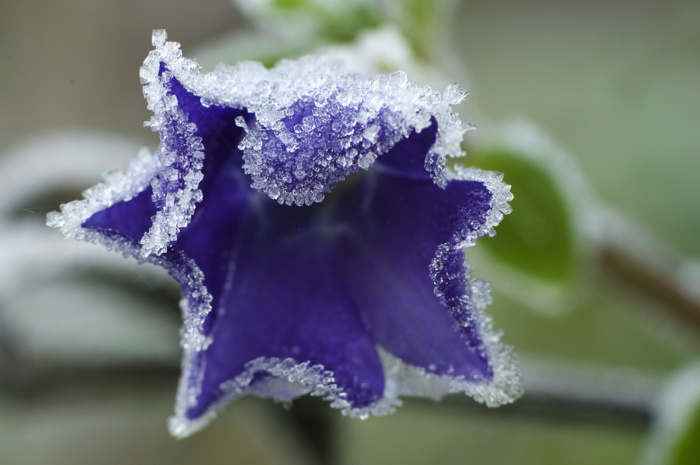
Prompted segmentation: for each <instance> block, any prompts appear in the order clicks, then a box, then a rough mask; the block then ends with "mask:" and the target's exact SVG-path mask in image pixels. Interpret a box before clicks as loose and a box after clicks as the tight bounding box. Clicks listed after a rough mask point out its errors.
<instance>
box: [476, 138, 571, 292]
mask: <svg viewBox="0 0 700 465" xmlns="http://www.w3.org/2000/svg"><path fill="white" fill-rule="evenodd" d="M469 160H470V162H471V164H474V165H476V166H478V167H479V168H482V169H487V170H492V171H499V172H501V173H504V175H505V176H504V181H505V182H506V183H508V184H510V185H511V186H512V189H511V192H512V193H513V195H514V199H513V200H512V201H511V206H512V207H513V212H512V213H511V214H509V215H507V216H506V217H505V218H504V219H503V221H502V222H501V224H500V225H499V226H498V227H497V228H496V232H497V234H496V237H494V238H492V239H490V240H486V241H482V242H480V243H479V247H480V248H484V249H486V250H487V251H488V252H489V254H490V255H491V256H492V257H493V258H495V259H496V260H498V261H499V262H500V263H501V264H503V265H506V266H508V267H511V268H514V269H516V270H517V271H518V272H520V273H523V274H525V275H527V276H529V277H533V278H537V279H538V280H541V281H545V282H547V283H549V284H555V285H559V284H562V283H565V282H567V281H570V280H571V279H572V278H573V276H574V275H575V274H576V271H577V268H578V257H579V252H578V250H577V249H578V246H577V240H576V237H575V228H574V224H573V219H572V211H571V210H572V208H571V206H570V205H568V203H567V201H566V197H565V195H564V193H563V192H562V190H561V189H560V187H559V184H558V183H557V182H556V180H555V179H554V178H553V175H552V173H551V171H550V170H548V169H547V168H546V167H544V166H542V165H541V164H540V163H538V162H537V161H535V160H533V159H532V158H530V157H526V156H523V155H520V154H518V153H516V152H514V151H506V150H493V151H482V152H477V151H475V150H472V151H470V153H469Z"/></svg>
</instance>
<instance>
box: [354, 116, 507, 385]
mask: <svg viewBox="0 0 700 465" xmlns="http://www.w3.org/2000/svg"><path fill="white" fill-rule="evenodd" d="M435 129H436V128H434V126H433V127H431V128H428V129H424V130H423V131H422V132H420V133H414V134H413V135H412V136H411V137H410V138H409V139H406V140H405V141H402V142H400V143H399V144H398V145H397V146H396V147H395V148H394V149H393V150H392V151H391V152H390V153H389V154H387V156H386V160H389V161H390V162H392V161H393V160H401V161H400V162H397V163H393V164H388V165H384V164H382V167H383V168H386V167H388V168H389V169H384V170H381V171H380V170H378V173H379V174H376V175H374V176H373V177H370V176H368V177H367V179H366V181H365V183H366V184H367V187H366V188H365V189H362V190H360V191H358V194H359V195H360V196H361V197H362V198H359V199H352V200H350V199H349V200H348V202H349V203H352V204H356V205H362V206H363V208H362V209H361V210H359V211H357V212H356V214H357V215H358V218H357V220H356V224H357V225H358V233H357V234H355V235H352V236H348V237H347V239H346V240H345V241H344V244H343V247H344V251H345V254H344V258H343V263H344V267H343V268H342V269H341V272H342V273H344V282H345V283H346V286H347V287H348V290H349V291H350V293H349V295H350V298H351V299H352V300H353V302H355V305H356V306H357V308H358V309H360V311H361V312H362V314H363V318H365V319H366V321H367V322H368V326H369V327H370V328H371V331H372V335H373V337H374V338H375V340H376V341H377V343H378V344H379V345H381V346H382V347H383V348H384V349H386V350H387V351H389V352H390V353H392V354H394V355H395V356H397V357H398V358H400V359H402V360H404V361H406V362H407V363H409V364H412V365H416V366H420V367H423V368H425V369H426V370H428V371H429V372H432V373H437V374H451V375H453V376H464V377H465V378H466V379H469V380H472V381H488V380H490V379H491V378H492V377H493V367H492V366H491V361H490V360H489V355H488V354H487V352H486V350H485V348H484V342H483V340H482V335H481V334H480V328H479V327H478V325H477V324H475V323H474V322H473V320H474V319H475V318H476V309H475V308H473V304H472V301H473V299H472V295H471V286H470V284H469V283H468V279H467V278H468V270H467V268H466V266H465V264H464V256H463V252H462V250H461V247H463V246H464V245H467V244H471V243H472V242H473V241H474V239H475V238H476V235H478V234H483V232H484V230H485V229H484V228H485V227H486V226H487V222H488V221H489V220H490V218H489V214H490V213H491V211H492V210H493V208H494V203H493V197H494V194H493V193H492V192H491V190H490V189H489V187H487V186H486V184H485V183H484V182H483V181H480V180H452V181H450V182H449V183H448V184H447V186H446V188H445V189H441V188H440V187H438V186H437V185H435V184H434V183H433V182H432V181H431V180H430V179H416V176H412V173H414V172H417V171H418V169H417V168H416V167H415V165H414V166H411V161H412V160H422V158H424V156H421V155H420V154H421V152H422V153H423V154H424V153H425V152H426V150H425V148H426V147H429V146H430V145H431V144H432V143H433V141H434V138H435ZM404 160H405V161H404ZM399 163H401V164H399ZM395 174H399V175H400V176H396V175H395ZM370 185H371V186H370ZM500 194H501V193H500V192H499V195H500ZM350 208H351V207H344V208H340V210H342V211H344V212H347V211H349V210H350ZM368 264H371V266H369V267H368ZM431 271H432V276H431Z"/></svg>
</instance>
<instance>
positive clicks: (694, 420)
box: [667, 380, 700, 465]
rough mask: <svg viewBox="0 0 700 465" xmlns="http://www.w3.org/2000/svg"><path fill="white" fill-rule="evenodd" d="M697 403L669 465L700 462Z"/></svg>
mask: <svg viewBox="0 0 700 465" xmlns="http://www.w3.org/2000/svg"><path fill="white" fill-rule="evenodd" d="M699 381H700V380H699ZM695 401H696V402H695V405H693V406H692V410H691V412H690V413H689V414H688V417H687V422H686V423H685V425H684V427H683V428H682V429H681V430H680V431H679V432H678V436H676V438H675V441H674V444H673V446H672V447H671V451H670V454H669V458H668V461H667V463H668V464H669V465H697V463H698V462H700V399H695Z"/></svg>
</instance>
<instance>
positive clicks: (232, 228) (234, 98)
mask: <svg viewBox="0 0 700 465" xmlns="http://www.w3.org/2000/svg"><path fill="white" fill-rule="evenodd" d="M153 43H154V45H155V50H154V51H152V52H151V54H150V55H149V56H148V58H147V59H146V61H145V62H144V66H143V68H142V69H141V79H142V81H143V83H144V84H145V86H144V94H145V96H146V99H147V101H148V107H149V109H151V110H152V111H153V113H154V116H153V118H152V119H151V121H150V122H149V123H148V125H150V126H151V127H152V128H153V129H154V130H155V131H158V132H159V133H160V137H161V144H160V146H159V148H158V150H157V151H156V153H155V155H150V154H148V153H142V154H141V155H140V156H139V157H138V158H137V159H136V160H135V161H134V162H133V163H132V165H131V167H130V169H129V172H128V173H127V174H118V173H111V174H109V175H107V177H106V182H105V183H104V184H98V185H97V186H95V187H94V188H92V189H90V190H88V191H87V192H86V193H85V197H86V198H85V200H81V201H76V202H72V203H70V204H67V205H64V206H63V207H62V211H61V213H54V214H52V215H51V216H50V217H49V224H50V225H51V226H54V227H57V228H60V229H61V230H62V231H63V233H64V234H65V235H67V236H73V237H76V238H78V239H83V240H88V241H96V242H100V243H103V244H105V245H107V246H108V247H110V248H112V249H115V250H117V251H121V252H123V253H125V254H128V255H131V256H134V257H136V258H137V259H138V260H141V261H145V262H150V263H154V264H157V265H159V266H162V267H163V268H165V269H166V270H168V272H169V273H170V274H171V275H172V276H173V277H174V278H175V279H176V280H178V281H179V283H180V284H181V286H182V290H183V299H182V312H183V317H184V326H183V329H182V333H181V337H182V347H183V349H184V355H183V368H182V377H181V380H180V386H179V392H178V397H177V404H176V408H175V416H174V417H173V418H172V419H171V422H170V428H171V432H172V433H173V434H174V435H176V436H185V435H188V434H190V433H192V432H194V431H196V430H197V429H199V428H201V427H202V426H204V425H205V424H206V423H207V422H208V421H209V420H210V419H211V418H212V417H213V416H214V415H215V413H216V411H217V410H218V409H219V408H220V407H221V406H222V405H223V404H224V403H226V402H227V401H228V400H230V399H233V398H236V397H239V396H241V395H244V394H248V393H253V394H258V395H262V396H269V397H273V398H276V399H282V400H288V399H292V398H294V397H297V396H299V395H302V394H305V393H311V394H314V395H318V396H323V397H325V398H327V399H328V400H330V401H331V405H332V406H333V407H337V408H341V409H343V412H344V413H346V414H348V415H350V416H355V417H366V416H368V415H370V414H384V413H389V412H391V411H392V410H393V408H394V407H395V406H397V405H398V404H399V403H400V401H399V396H401V395H424V396H430V397H433V398H437V397H440V396H443V395H445V394H447V393H451V392H464V393H467V394H469V395H471V396H473V397H474V398H475V399H476V400H477V401H480V402H484V403H486V404H487V405H490V406H495V405H499V404H503V403H507V402H510V401H512V400H513V399H514V398H515V397H517V396H518V395H519V393H520V377H519V374H518V370H517V367H516V366H515V363H514V360H513V356H512V355H511V352H510V349H509V348H508V347H504V346H502V345H500V344H499V335H498V333H496V332H494V331H493V330H492V329H491V323H490V320H489V318H488V317H487V316H486V315H485V314H484V313H483V308H482V307H483V306H484V305H486V303H487V302H488V291H487V289H486V287H485V285H484V284H483V283H480V282H470V281H469V280H468V278H469V268H468V267H467V266H466V264H465V262H464V254H463V251H462V249H463V247H468V246H471V245H472V244H473V243H474V241H475V239H476V238H477V237H478V236H480V235H483V234H491V233H492V230H493V227H494V226H495V225H496V224H497V223H498V222H499V221H500V220H501V218H502V216H503V213H505V212H507V211H508V205H507V202H508V200H509V199H510V198H511V196H510V192H509V190H508V186H506V185H505V184H503V183H502V182H501V178H500V177H499V176H498V175H496V174H495V173H490V172H483V171H478V170H470V169H463V168H462V169H451V168H447V167H446V157H447V156H459V155H461V154H462V153H461V151H460V142H461V139H462V134H463V133H464V132H465V130H466V129H468V126H467V125H465V124H463V123H461V122H460V121H459V119H458V118H457V115H456V114H455V113H454V112H453V111H452V110H451V108H450V105H451V104H455V103H458V102H459V101H461V100H462V98H463V97H464V92H463V91H461V89H459V88H457V87H451V88H448V90H447V91H446V93H445V95H444V96H441V95H440V94H439V93H437V92H434V91H432V90H431V89H429V88H427V87H420V86H418V85H416V84H413V83H410V82H409V81H408V80H407V79H406V76H405V75H404V74H403V73H400V72H399V73H394V74H392V75H389V76H384V75H380V76H377V77H374V78H368V77H365V76H362V75H359V74H353V73H351V72H349V71H347V69H345V68H343V65H342V63H337V62H334V61H333V60H331V59H328V58H324V57H310V56H309V57H304V58H301V59H300V60H298V61H283V62H281V63H279V64H278V65H277V66H275V67H274V68H273V69H270V70H268V69H265V68H264V67H263V66H262V65H260V64H257V63H239V64H238V65H236V66H233V67H226V66H220V67H219V68H218V69H217V70H216V71H214V72H213V73H211V74H201V73H200V71H199V67H198V65H197V64H196V62H194V61H191V60H188V59H186V58H183V57H182V55H181V52H180V50H179V45H178V44H176V43H173V42H166V35H165V32H164V31H156V32H154V36H153Z"/></svg>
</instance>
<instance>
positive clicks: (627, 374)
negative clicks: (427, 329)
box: [0, 361, 661, 463]
mask: <svg viewBox="0 0 700 465" xmlns="http://www.w3.org/2000/svg"><path fill="white" fill-rule="evenodd" d="M2 372H3V377H2V378H0V395H2V396H5V397H9V398H12V399H14V400H16V401H19V402H23V403H31V404H37V403H42V402H51V401H53V400H55V399H61V398H62V396H61V395H70V394H71V393H72V392H80V393H81V394H84V393H85V392H86V391H88V392H94V393H99V396H105V395H106V394H107V392H113V393H115V394H117V395H119V394H120V393H123V392H129V393H131V394H132V395H133V392H134V390H135V389H152V388H163V389H175V385H176V382H177V378H178V376H179V372H180V370H179V367H177V366H172V365H164V364H135V365H121V366H115V365H111V366H70V365H32V364H28V363H13V364H11V365H6V366H4V367H2ZM523 375H524V380H525V395H524V396H523V397H522V398H521V399H519V400H518V401H516V402H515V403H514V404H512V405H508V406H503V407H500V408H496V409H488V408H486V407H484V406H482V405H481V404H477V403H476V402H474V401H473V400H471V399H470V398H468V397H466V396H459V395H453V396H449V397H447V398H446V399H444V400H443V401H442V402H439V403H432V402H430V401H424V400H418V399H408V400H407V403H409V404H415V405H428V404H429V405H431V406H433V408H448V409H450V410H452V411H454V412H455V413H459V412H467V411H474V412H486V411H488V414H489V415H497V414H502V415H509V416H514V417H519V418H522V419H523V420H530V419H533V418H534V419H545V420H554V421H564V422H576V423H582V422H584V423H588V424H592V425H601V424H603V425H612V426H619V427H624V428H637V429H641V428H646V427H647V426H648V425H649V423H650V420H651V416H652V406H653V402H654V399H655V396H656V393H657V392H658V390H659V387H660V385H661V382H660V380H659V379H658V378H655V377H650V376H647V375H643V374H640V373H637V372H633V371H630V370H629V369H625V368H619V367H606V368H601V367H590V366H581V365H577V364H573V363H567V364H564V363H561V362H557V361H555V362H551V361H536V362H534V361H529V362H528V361H526V362H525V363H523ZM106 391H107V392H106ZM80 398H81V399H84V398H85V396H82V395H81V396H80ZM292 405H293V408H292V414H291V415H292V419H293V421H294V422H295V424H297V426H299V427H301V429H302V430H303V431H304V433H305V434H306V435H307V436H308V437H309V439H310V442H311V443H312V444H311V447H313V448H314V450H315V452H316V453H317V455H318V456H319V457H321V458H322V459H323V460H324V462H323V463H332V457H331V454H332V452H333V451H334V450H335V447H334V446H333V444H332V442H333V441H332V436H333V428H332V426H333V424H332V421H329V419H328V417H329V416H335V415H338V412H336V411H334V410H333V409H331V408H330V407H329V406H328V405H327V404H326V403H325V402H324V401H322V400H320V399H300V400H297V401H294V403H293V404H292Z"/></svg>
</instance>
